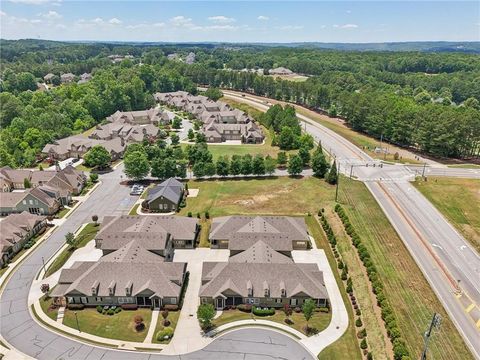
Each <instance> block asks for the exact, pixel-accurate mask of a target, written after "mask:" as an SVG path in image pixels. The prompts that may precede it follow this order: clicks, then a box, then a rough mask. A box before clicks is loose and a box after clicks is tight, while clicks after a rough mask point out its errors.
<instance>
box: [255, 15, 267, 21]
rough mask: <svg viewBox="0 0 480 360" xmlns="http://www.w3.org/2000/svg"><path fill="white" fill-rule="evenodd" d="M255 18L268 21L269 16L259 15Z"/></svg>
mask: <svg viewBox="0 0 480 360" xmlns="http://www.w3.org/2000/svg"><path fill="white" fill-rule="evenodd" d="M257 20H260V21H268V20H270V18H269V17H268V16H264V15H260V16H259V17H257Z"/></svg>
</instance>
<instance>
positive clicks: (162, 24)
mask: <svg viewBox="0 0 480 360" xmlns="http://www.w3.org/2000/svg"><path fill="white" fill-rule="evenodd" d="M152 26H153V27H165V23H163V22H159V23H154V24H153V25H152Z"/></svg>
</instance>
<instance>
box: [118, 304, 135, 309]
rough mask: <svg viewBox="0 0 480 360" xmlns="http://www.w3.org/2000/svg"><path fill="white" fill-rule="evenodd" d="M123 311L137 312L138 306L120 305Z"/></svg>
mask: <svg viewBox="0 0 480 360" xmlns="http://www.w3.org/2000/svg"><path fill="white" fill-rule="evenodd" d="M120 306H121V307H122V309H123V310H137V309H138V305H137V304H122V305H120Z"/></svg>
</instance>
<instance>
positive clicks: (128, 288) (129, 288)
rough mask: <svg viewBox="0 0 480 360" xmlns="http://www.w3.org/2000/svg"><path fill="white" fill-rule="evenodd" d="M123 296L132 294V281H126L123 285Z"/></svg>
mask: <svg viewBox="0 0 480 360" xmlns="http://www.w3.org/2000/svg"><path fill="white" fill-rule="evenodd" d="M125 296H132V282H131V281H128V283H127V285H126V286H125Z"/></svg>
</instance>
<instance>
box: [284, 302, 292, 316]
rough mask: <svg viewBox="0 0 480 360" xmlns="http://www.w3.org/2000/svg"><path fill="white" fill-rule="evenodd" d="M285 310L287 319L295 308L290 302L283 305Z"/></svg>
mask: <svg viewBox="0 0 480 360" xmlns="http://www.w3.org/2000/svg"><path fill="white" fill-rule="evenodd" d="M283 312H284V313H285V316H286V317H287V319H288V318H289V317H290V316H292V314H293V310H292V308H291V306H290V305H289V304H285V305H283Z"/></svg>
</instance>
